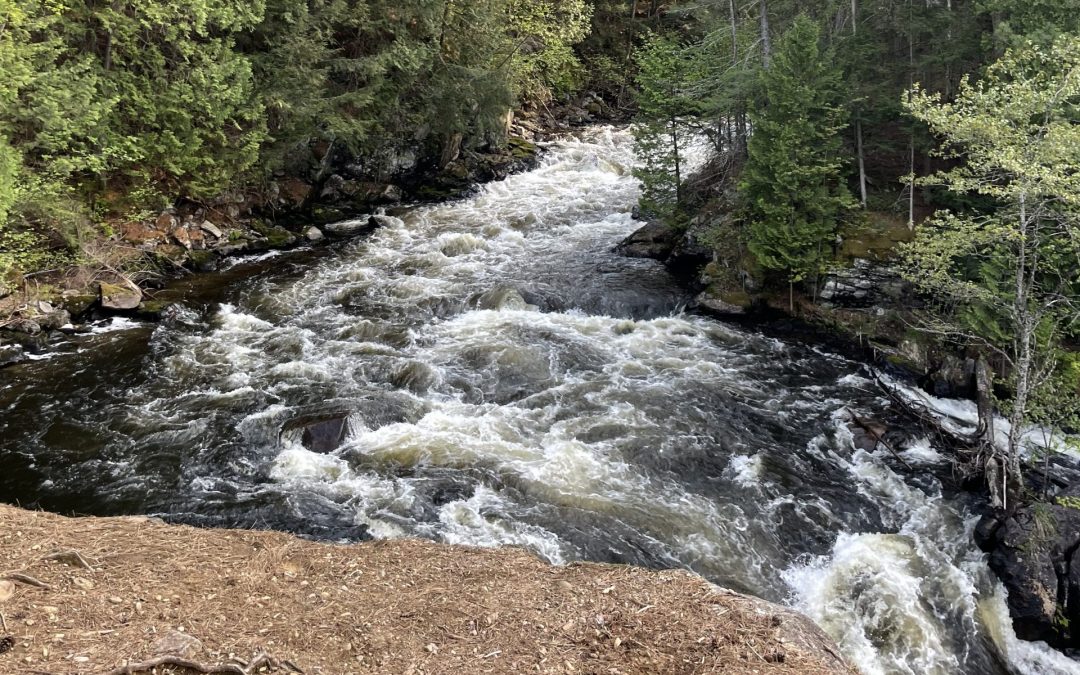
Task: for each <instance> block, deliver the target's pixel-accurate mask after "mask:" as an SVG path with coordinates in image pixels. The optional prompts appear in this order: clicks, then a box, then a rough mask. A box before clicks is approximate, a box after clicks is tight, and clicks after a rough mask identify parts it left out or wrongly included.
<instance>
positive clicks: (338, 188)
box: [319, 173, 360, 202]
mask: <svg viewBox="0 0 1080 675" xmlns="http://www.w3.org/2000/svg"><path fill="white" fill-rule="evenodd" d="M359 191H360V185H359V184H358V183H357V182H356V181H354V180H348V179H346V178H344V177H342V176H340V175H338V174H336V173H335V174H333V175H331V176H330V177H329V178H327V179H326V182H324V183H323V186H322V190H321V191H320V192H319V197H320V199H322V200H324V201H328V202H343V201H348V200H349V199H350V198H352V197H354V196H356V193H357V192H359Z"/></svg>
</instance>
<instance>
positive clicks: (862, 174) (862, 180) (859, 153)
mask: <svg viewBox="0 0 1080 675" xmlns="http://www.w3.org/2000/svg"><path fill="white" fill-rule="evenodd" d="M851 34H852V35H858V34H859V4H858V0H851ZM855 155H856V159H857V160H858V164H859V203H860V204H861V205H862V207H863V208H864V209H865V208H866V158H865V156H864V155H863V137H862V120H861V119H859V110H858V108H857V107H856V110H855Z"/></svg>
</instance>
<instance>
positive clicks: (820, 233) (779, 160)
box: [739, 16, 853, 286]
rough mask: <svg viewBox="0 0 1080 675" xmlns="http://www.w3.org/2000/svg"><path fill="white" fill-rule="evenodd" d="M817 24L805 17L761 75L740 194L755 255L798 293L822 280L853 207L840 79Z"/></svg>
mask: <svg viewBox="0 0 1080 675" xmlns="http://www.w3.org/2000/svg"><path fill="white" fill-rule="evenodd" d="M819 41H820V31H819V29H818V27H817V25H816V24H814V23H813V22H812V21H811V20H810V19H808V18H807V17H805V16H800V17H799V18H798V19H796V20H795V22H794V23H793V24H792V26H791V28H789V29H788V31H787V32H786V33H785V34H784V35H783V36H782V38H781V40H780V41H779V44H778V45H777V48H776V52H775V54H774V55H773V58H772V62H771V64H770V67H769V69H768V70H765V71H763V73H762V75H761V86H762V92H763V102H762V103H759V104H758V105H757V106H756V108H755V110H754V111H753V112H752V113H751V120H752V122H753V135H752V136H751V137H750V141H749V155H750V157H749V160H748V162H747V165H746V169H745V171H744V172H743V175H742V180H741V181H740V184H739V188H740V192H741V195H742V197H743V199H744V202H745V205H746V209H747V215H748V216H749V220H750V225H749V241H748V246H749V248H750V251H751V252H752V253H753V254H754V256H755V257H756V258H757V260H758V262H759V263H760V264H761V265H762V266H763V267H765V268H766V269H769V270H775V271H778V272H781V273H783V274H784V276H785V278H786V280H787V281H788V283H789V284H790V285H792V286H793V285H794V284H795V283H796V282H800V281H803V280H807V279H812V278H816V276H817V275H818V274H819V273H820V272H822V271H823V269H824V267H825V265H826V263H827V261H828V260H829V258H830V257H831V254H832V250H831V249H832V244H833V241H834V240H835V237H836V232H837V227H838V223H839V221H840V220H841V219H842V218H843V217H844V215H845V212H847V211H848V210H849V209H850V208H851V207H852V206H853V202H852V199H851V196H850V194H849V193H848V190H847V187H846V186H845V184H844V181H843V179H842V174H841V169H842V166H843V165H842V162H841V139H840V133H841V131H843V129H844V128H845V122H844V120H845V112H844V110H843V108H842V106H841V105H840V98H839V96H840V89H839V79H840V78H839V72H838V71H837V70H836V69H835V68H833V67H832V66H831V65H830V63H831V61H832V58H831V55H830V54H822V53H821V50H820V47H819V44H818V43H819Z"/></svg>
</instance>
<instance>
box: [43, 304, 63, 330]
mask: <svg viewBox="0 0 1080 675" xmlns="http://www.w3.org/2000/svg"><path fill="white" fill-rule="evenodd" d="M34 321H36V322H37V324H38V325H39V326H41V329H42V330H59V329H60V328H63V327H64V326H68V325H70V324H71V315H70V314H68V313H67V310H64V309H52V308H51V307H50V311H48V312H46V313H44V314H40V315H38V316H36V317H34Z"/></svg>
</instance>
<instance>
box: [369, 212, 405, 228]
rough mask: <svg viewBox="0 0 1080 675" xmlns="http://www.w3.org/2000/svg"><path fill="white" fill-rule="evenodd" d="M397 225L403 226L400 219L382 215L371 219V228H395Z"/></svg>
mask: <svg viewBox="0 0 1080 675" xmlns="http://www.w3.org/2000/svg"><path fill="white" fill-rule="evenodd" d="M398 225H404V222H403V221H402V220H401V218H395V217H394V216H386V215H382V214H376V215H374V216H372V217H371V226H372V227H373V228H375V227H397V226H398Z"/></svg>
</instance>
